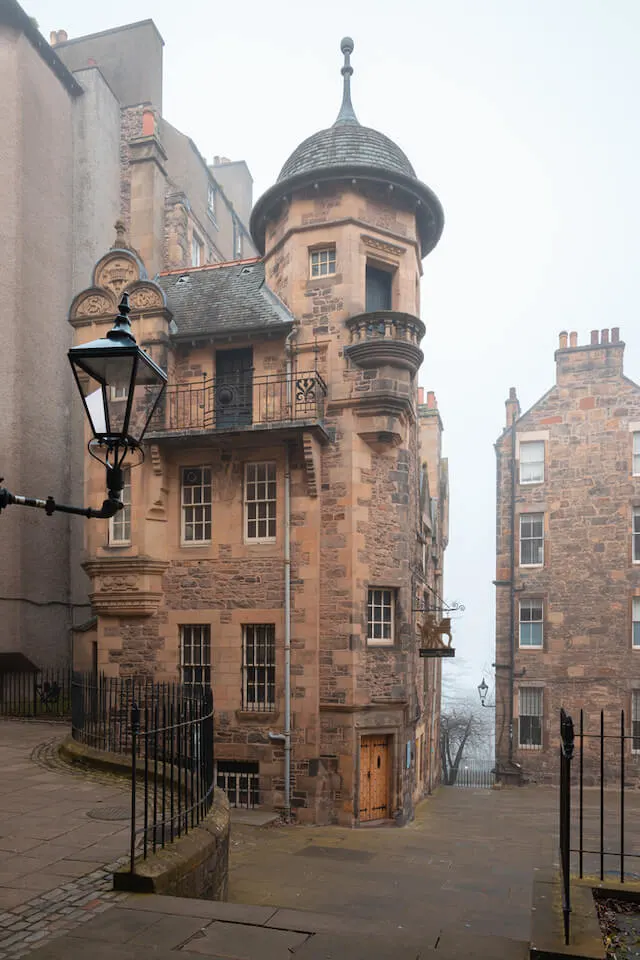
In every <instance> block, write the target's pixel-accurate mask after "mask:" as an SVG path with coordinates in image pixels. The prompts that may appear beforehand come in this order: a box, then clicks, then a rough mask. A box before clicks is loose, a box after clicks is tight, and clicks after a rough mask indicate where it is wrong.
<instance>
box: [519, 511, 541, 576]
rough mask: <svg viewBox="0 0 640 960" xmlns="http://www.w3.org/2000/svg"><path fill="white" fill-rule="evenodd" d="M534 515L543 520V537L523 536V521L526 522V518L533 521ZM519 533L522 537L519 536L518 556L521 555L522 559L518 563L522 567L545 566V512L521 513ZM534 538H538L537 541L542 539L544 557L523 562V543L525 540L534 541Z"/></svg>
mask: <svg viewBox="0 0 640 960" xmlns="http://www.w3.org/2000/svg"><path fill="white" fill-rule="evenodd" d="M533 517H536V518H538V519H540V518H541V520H542V537H523V536H522V525H523V522H524V521H525V520H529V521H531V522H533V520H532V518H533ZM519 533H520V537H519V551H518V557H519V561H520V562H519V564H518V565H519V566H520V567H543V566H544V513H521V514H520V521H519ZM533 540H536V541H537V540H540V541H541V542H542V546H541V554H542V559H541V560H538V561H536V562H535V563H523V561H522V544H523V542H525V541H526V542H530V541H533Z"/></svg>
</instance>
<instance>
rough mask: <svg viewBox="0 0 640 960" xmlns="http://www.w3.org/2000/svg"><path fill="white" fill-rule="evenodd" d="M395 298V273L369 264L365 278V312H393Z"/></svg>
mask: <svg viewBox="0 0 640 960" xmlns="http://www.w3.org/2000/svg"><path fill="white" fill-rule="evenodd" d="M392 298H393V273H392V272H391V271H390V270H381V269H379V268H378V267H374V266H372V265H371V264H370V263H367V268H366V278H365V310H366V311H367V313H373V312H374V311H376V310H391V309H392Z"/></svg>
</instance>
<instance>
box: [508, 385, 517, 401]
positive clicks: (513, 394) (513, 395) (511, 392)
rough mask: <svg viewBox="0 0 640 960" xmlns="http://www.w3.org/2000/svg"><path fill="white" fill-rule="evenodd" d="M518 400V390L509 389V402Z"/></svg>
mask: <svg viewBox="0 0 640 960" xmlns="http://www.w3.org/2000/svg"><path fill="white" fill-rule="evenodd" d="M517 399H518V397H517V396H516V388H515V387H509V400H517Z"/></svg>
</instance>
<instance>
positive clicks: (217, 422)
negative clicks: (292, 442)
mask: <svg viewBox="0 0 640 960" xmlns="http://www.w3.org/2000/svg"><path fill="white" fill-rule="evenodd" d="M326 394H327V386H326V384H325V382H324V380H323V378H322V377H321V376H320V374H319V373H318V372H317V370H310V371H302V372H297V371H296V372H295V373H292V374H290V375H289V374H273V375H267V376H254V374H253V373H252V372H250V371H249V372H246V373H239V374H237V375H235V376H234V375H228V376H222V377H217V378H214V379H209V380H202V381H201V382H199V383H187V384H171V385H169V386H168V387H167V389H166V390H165V392H164V394H163V396H162V398H161V400H160V404H159V406H158V409H157V410H156V412H155V414H154V416H153V418H152V420H151V423H150V425H149V432H150V433H154V432H156V433H161V432H163V431H183V430H234V429H242V428H244V429H246V428H250V427H256V426H268V425H270V424H277V423H292V422H293V423H295V422H300V421H308V420H322V419H323V418H324V407H325V397H326Z"/></svg>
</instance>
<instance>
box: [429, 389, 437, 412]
mask: <svg viewBox="0 0 640 960" xmlns="http://www.w3.org/2000/svg"><path fill="white" fill-rule="evenodd" d="M427 407H428V408H429V410H437V409H438V401H437V400H436V395H435V393H434V392H433V390H427Z"/></svg>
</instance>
